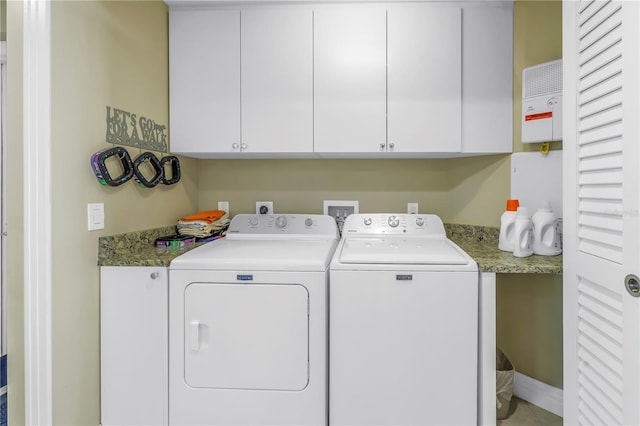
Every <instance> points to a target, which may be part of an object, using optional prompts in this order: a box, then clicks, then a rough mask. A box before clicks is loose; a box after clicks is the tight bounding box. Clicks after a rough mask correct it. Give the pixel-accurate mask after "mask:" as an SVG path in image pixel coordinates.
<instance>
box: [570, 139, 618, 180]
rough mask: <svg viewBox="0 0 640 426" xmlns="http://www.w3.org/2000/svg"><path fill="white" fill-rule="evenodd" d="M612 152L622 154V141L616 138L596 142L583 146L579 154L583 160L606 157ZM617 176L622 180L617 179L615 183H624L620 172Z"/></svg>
mask: <svg viewBox="0 0 640 426" xmlns="http://www.w3.org/2000/svg"><path fill="white" fill-rule="evenodd" d="M611 152H622V140H621V139H619V138H615V139H610V140H605V141H598V142H594V143H591V144H588V145H583V146H581V147H580V150H579V152H578V157H579V158H581V159H583V158H589V157H596V156H600V155H606V154H608V153H611ZM609 173H612V172H609ZM616 176H619V179H620V180H617V179H618V178H616V180H613V181H615V182H617V183H620V182H622V174H621V172H620V171H618V173H617V174H616ZM603 177H604V176H603ZM612 179H613V178H612ZM612 179H607V180H606V181H605V182H611V181H612Z"/></svg>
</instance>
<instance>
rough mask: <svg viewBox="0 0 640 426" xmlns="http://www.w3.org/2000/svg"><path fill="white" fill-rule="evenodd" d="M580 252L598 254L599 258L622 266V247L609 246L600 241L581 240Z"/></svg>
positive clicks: (579, 244) (579, 243) (579, 242)
mask: <svg viewBox="0 0 640 426" xmlns="http://www.w3.org/2000/svg"><path fill="white" fill-rule="evenodd" d="M578 251H581V252H583V253H598V255H597V257H600V258H602V259H607V260H611V261H612V262H615V263H618V264H622V259H623V254H622V249H621V248H620V247H612V246H609V245H607V244H604V243H602V242H600V241H591V240H587V239H581V240H580V241H578ZM594 256H596V255H594Z"/></svg>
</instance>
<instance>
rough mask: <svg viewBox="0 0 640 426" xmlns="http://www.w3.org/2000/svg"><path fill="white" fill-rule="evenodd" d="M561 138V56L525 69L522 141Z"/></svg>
mask: <svg viewBox="0 0 640 426" xmlns="http://www.w3.org/2000/svg"><path fill="white" fill-rule="evenodd" d="M560 140H562V59H558V60H555V61H551V62H545V63H543V64H539V65H535V66H532V67H529V68H525V69H523V70H522V143H533V142H551V141H560Z"/></svg>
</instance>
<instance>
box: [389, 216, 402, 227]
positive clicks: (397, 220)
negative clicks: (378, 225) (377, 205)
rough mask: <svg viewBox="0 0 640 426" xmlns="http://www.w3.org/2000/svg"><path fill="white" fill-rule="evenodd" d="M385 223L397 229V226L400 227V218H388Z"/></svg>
mask: <svg viewBox="0 0 640 426" xmlns="http://www.w3.org/2000/svg"><path fill="white" fill-rule="evenodd" d="M387 223H388V224H389V226H390V227H392V228H397V227H398V225H400V218H399V217H398V216H389V220H387Z"/></svg>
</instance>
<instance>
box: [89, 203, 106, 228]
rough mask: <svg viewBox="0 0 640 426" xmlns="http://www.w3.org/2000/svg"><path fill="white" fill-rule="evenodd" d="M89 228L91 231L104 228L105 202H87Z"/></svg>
mask: <svg viewBox="0 0 640 426" xmlns="http://www.w3.org/2000/svg"><path fill="white" fill-rule="evenodd" d="M87 229H88V230H89V231H97V230H99V229H104V203H89V204H87Z"/></svg>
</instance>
